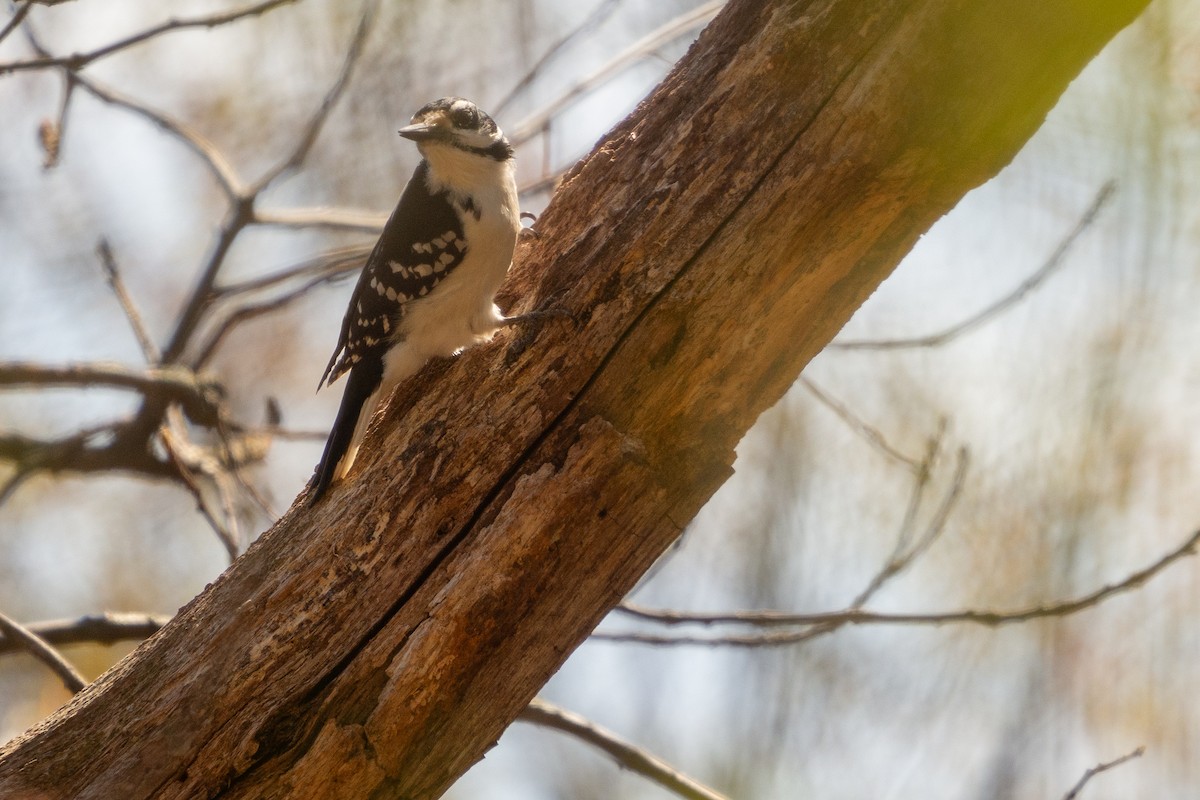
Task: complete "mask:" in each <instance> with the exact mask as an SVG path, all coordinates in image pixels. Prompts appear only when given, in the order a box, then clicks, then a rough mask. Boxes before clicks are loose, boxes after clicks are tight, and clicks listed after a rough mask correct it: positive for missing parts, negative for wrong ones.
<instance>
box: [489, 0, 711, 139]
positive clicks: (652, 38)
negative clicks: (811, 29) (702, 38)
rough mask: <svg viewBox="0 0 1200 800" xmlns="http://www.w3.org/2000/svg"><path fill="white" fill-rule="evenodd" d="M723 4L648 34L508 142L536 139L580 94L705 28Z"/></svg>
mask: <svg viewBox="0 0 1200 800" xmlns="http://www.w3.org/2000/svg"><path fill="white" fill-rule="evenodd" d="M724 4H725V0H711V2H708V3H704V4H703V5H700V6H697V7H696V8H694V9H692V10H691V11H688V12H687V13H684V14H681V15H679V16H678V17H676V18H675V19H673V20H671V21H670V22H668V23H666V24H665V25H662V26H661V27H659V28H656V29H655V30H653V31H651V32H650V33H648V34H647V35H646V36H644V37H642V38H641V39H639V40H638V41H636V42H634V43H633V44H631V45H630V46H629V47H627V48H625V49H624V50H622V51H621V52H620V53H617V55H615V56H613V57H612V59H610V60H609V61H608V63H606V64H604V65H603V66H601V67H600V68H599V69H597V70H596V71H595V72H593V73H592V74H590V75H588V76H587V77H585V78H583V79H581V80H579V81H578V82H576V83H575V85H573V86H571V87H570V88H569V89H567V91H566V92H564V93H563V94H561V95H560V96H559V97H558V98H556V99H554V100H553V101H551V102H550V103H547V104H546V105H545V106H543V107H542V108H541V109H539V110H538V111H535V112H534V113H533V114H531V115H529V116H528V117H527V118H525V119H524V120H522V121H521V122H520V123H518V124H517V125H516V127H515V128H514V129H513V131H512V133H511V134H510V135H509V140H510V141H511V142H512V143H513V145H519V144H522V143H524V142H526V141H528V140H529V139H532V138H533V137H534V136H537V135H538V134H539V133H541V132H542V131H544V130H545V129H546V126H548V125H549V124H550V121H551V120H552V119H554V117H556V116H557V115H558V114H560V113H561V112H562V110H563V109H565V108H567V107H568V106H570V105H571V104H572V103H574V102H575V101H576V100H577V99H579V98H580V97H582V96H583V95H585V94H587V93H588V92H590V91H592V90H593V89H595V88H596V87H597V86H601V85H602V84H604V83H605V82H606V81H607V80H609V79H610V78H612V77H613V76H614V75H616V74H618V73H620V72H621V71H623V70H625V69H626V68H628V67H629V66H631V65H632V64H634V63H636V62H638V61H639V60H641V59H642V58H645V57H646V56H648V55H650V54H652V53H654V52H655V51H656V50H658V49H659V48H660V47H662V46H663V45H666V44H668V43H670V42H672V41H674V40H675V39H678V38H679V37H680V36H683V35H684V34H685V33H687V32H689V31H692V30H695V29H696V28H700V27H703V26H704V25H707V24H708V22H709V21H710V20H712V18H713V17H715V16H716V15H717V12H718V11H720V10H721V6H723V5H724Z"/></svg>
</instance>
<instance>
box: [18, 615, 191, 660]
mask: <svg viewBox="0 0 1200 800" xmlns="http://www.w3.org/2000/svg"><path fill="white" fill-rule="evenodd" d="M170 619H171V618H170V617H169V616H167V615H165V614H128V613H118V612H112V611H110V612H107V613H104V614H90V615H88V616H86V617H77V618H75V619H56V620H50V621H47V622H35V623H32V624H29V625H26V626H25V628H26V630H28V631H29V632H30V633H32V634H34V635H35V636H37V637H38V638H39V639H41V640H42V641H44V642H46V643H47V644H49V645H64V644H84V643H94V644H116V643H117V642H124V641H134V640H140V639H146V638H149V637H150V636H153V635H154V634H155V633H157V632H158V629H159V628H161V627H162V626H163V625H166V624H167V621H168V620H170ZM22 649H24V648H23V647H22V645H21V644H20V642H19V641H17V640H16V639H13V638H10V637H8V636H2V637H0V654H4V653H13V652H17V651H19V650H22Z"/></svg>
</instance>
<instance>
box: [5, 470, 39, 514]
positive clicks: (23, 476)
mask: <svg viewBox="0 0 1200 800" xmlns="http://www.w3.org/2000/svg"><path fill="white" fill-rule="evenodd" d="M32 475H33V470H30V469H26V468H24V467H22V466H21V465H18V466H17V471H16V472H14V473H13V474H12V475H9V476H8V480H6V481H5V482H4V483H3V484H2V485H0V506H2V505H4V504H5V503H7V502H8V501H9V498H11V497H12V496H13V495H14V494H16V492H17V489H20V488H21V484H23V483H24V482H25V481H26V480H27V479H28V478H30V477H31V476H32Z"/></svg>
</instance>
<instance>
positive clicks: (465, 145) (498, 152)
mask: <svg viewBox="0 0 1200 800" xmlns="http://www.w3.org/2000/svg"><path fill="white" fill-rule="evenodd" d="M399 133H400V135H401V136H403V137H404V138H405V139H412V140H413V141H414V142H416V143H417V146H418V147H419V148H420V150H421V152H422V153H423V154H426V155H428V151H429V148H438V147H453V148H456V149H458V150H462V151H466V152H468V153H474V154H476V155H479V156H485V157H487V158H491V159H493V160H495V161H508V160H510V159H511V158H512V157H513V149H512V145H510V144H509V143H508V139H506V138H504V132H503V131H501V130H500V128H499V126H497V125H496V122H495V121H494V120H493V119H492V118H491V117H489V116H488V115H487V114H485V113H484V112H483V111H481V110H480V109H479V107H478V106H476V105H475V104H474V103H472V102H471V101H470V100H464V99H463V98H461V97H443V98H442V99H441V100H434V101H433V102H432V103H429V104H428V105H426V106H425V107H424V108H422V109H421V110H420V111H418V112H417V113H416V114H414V115H413V118H412V124H411V125H408V126H407V127H404V128H401V129H400V131H399Z"/></svg>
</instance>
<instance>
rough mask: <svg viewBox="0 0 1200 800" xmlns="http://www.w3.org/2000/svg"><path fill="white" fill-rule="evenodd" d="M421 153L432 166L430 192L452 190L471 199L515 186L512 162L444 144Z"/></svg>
mask: <svg viewBox="0 0 1200 800" xmlns="http://www.w3.org/2000/svg"><path fill="white" fill-rule="evenodd" d="M419 149H420V151H421V155H423V156H424V157H425V160H426V161H428V162H429V188H430V189H431V190H433V191H435V192H436V191H441V190H443V189H449V190H450V191H451V192H453V193H455V194H458V195H465V196H472V195H475V194H477V193H478V192H479V191H480V190H485V189H490V188H492V189H494V187H496V186H507V185H513V186H515V182H516V178H515V172H514V170H513V161H512V159H511V158H510V159H508V160H506V161H497V160H496V159H494V158H490V157H488V156H483V155H479V154H478V153H472V152H470V151H468V150H463V149H461V148H458V147H455V146H453V145H449V144H442V143H441V142H429V143H427V144H422V145H421V146H420V148H419Z"/></svg>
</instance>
